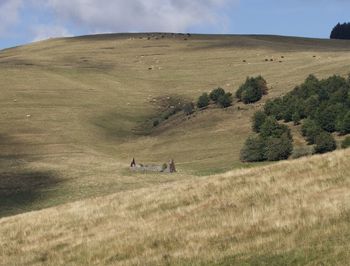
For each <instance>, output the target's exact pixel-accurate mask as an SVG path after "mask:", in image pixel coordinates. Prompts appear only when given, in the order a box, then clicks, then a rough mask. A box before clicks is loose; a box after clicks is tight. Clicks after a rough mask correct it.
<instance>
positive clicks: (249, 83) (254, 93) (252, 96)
mask: <svg viewBox="0 0 350 266" xmlns="http://www.w3.org/2000/svg"><path fill="white" fill-rule="evenodd" d="M266 94H267V83H266V80H265V79H264V78H263V77H262V76H258V77H255V78H253V77H248V78H247V80H246V81H245V83H244V84H242V85H241V86H240V87H239V89H238V90H237V91H236V97H237V98H238V99H239V100H240V101H242V102H244V103H245V104H249V103H255V102H257V101H259V100H260V99H261V98H262V96H263V95H266Z"/></svg>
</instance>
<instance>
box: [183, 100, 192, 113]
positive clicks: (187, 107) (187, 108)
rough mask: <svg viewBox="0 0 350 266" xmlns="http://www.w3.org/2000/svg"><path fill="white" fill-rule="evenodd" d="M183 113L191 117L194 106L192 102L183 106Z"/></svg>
mask: <svg viewBox="0 0 350 266" xmlns="http://www.w3.org/2000/svg"><path fill="white" fill-rule="evenodd" d="M184 113H185V114H186V115H191V114H193V113H194V104H193V103H192V102H190V103H186V104H185V106H184Z"/></svg>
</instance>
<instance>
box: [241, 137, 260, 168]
mask: <svg viewBox="0 0 350 266" xmlns="http://www.w3.org/2000/svg"><path fill="white" fill-rule="evenodd" d="M265 151H266V144H265V140H264V139H263V138H262V137H260V136H259V135H253V136H249V137H248V138H247V140H246V142H245V144H244V146H243V148H242V150H241V154H240V159H241V161H242V162H261V161H265V160H266V158H265Z"/></svg>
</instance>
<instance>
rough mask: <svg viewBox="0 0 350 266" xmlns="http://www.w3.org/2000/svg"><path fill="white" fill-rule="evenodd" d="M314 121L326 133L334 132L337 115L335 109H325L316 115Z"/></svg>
mask: <svg viewBox="0 0 350 266" xmlns="http://www.w3.org/2000/svg"><path fill="white" fill-rule="evenodd" d="M316 119H317V122H318V124H319V125H320V126H321V128H322V129H323V130H325V131H327V132H334V131H335V127H336V120H337V113H336V110H335V108H333V107H331V106H330V107H327V108H325V109H323V110H320V111H319V112H318V113H317V114H316Z"/></svg>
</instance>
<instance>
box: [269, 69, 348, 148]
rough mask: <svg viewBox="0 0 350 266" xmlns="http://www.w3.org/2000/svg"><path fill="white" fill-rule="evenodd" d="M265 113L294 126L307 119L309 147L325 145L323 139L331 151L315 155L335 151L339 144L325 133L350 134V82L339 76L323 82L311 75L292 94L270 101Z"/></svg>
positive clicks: (303, 125)
mask: <svg viewBox="0 0 350 266" xmlns="http://www.w3.org/2000/svg"><path fill="white" fill-rule="evenodd" d="M264 112H265V114H266V115H268V116H273V117H275V118H276V119H277V120H284V121H285V122H290V121H293V122H294V124H299V123H300V121H301V120H303V121H302V134H303V136H304V137H305V139H306V140H307V142H308V143H309V144H316V146H318V144H320V145H321V144H322V145H323V144H324V143H320V142H321V140H320V138H324V140H325V141H327V142H328V144H327V145H328V147H329V148H327V149H325V150H324V149H323V148H321V149H319V148H318V147H315V153H323V152H324V151H331V150H333V149H335V145H334V143H335V141H334V138H333V136H332V135H331V134H325V133H333V132H338V134H342V135H345V134H349V133H350V81H349V79H345V78H343V77H340V76H336V75H334V76H332V77H329V78H327V79H323V80H318V79H317V78H316V77H315V76H313V75H310V76H309V77H308V78H307V79H306V80H305V82H304V83H303V84H301V85H300V86H297V87H296V88H295V89H294V90H293V91H291V92H290V93H288V94H286V95H285V96H283V97H281V98H277V99H274V100H269V101H267V103H266V104H265V107H264ZM317 139H318V141H317ZM317 142H318V143H317Z"/></svg>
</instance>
